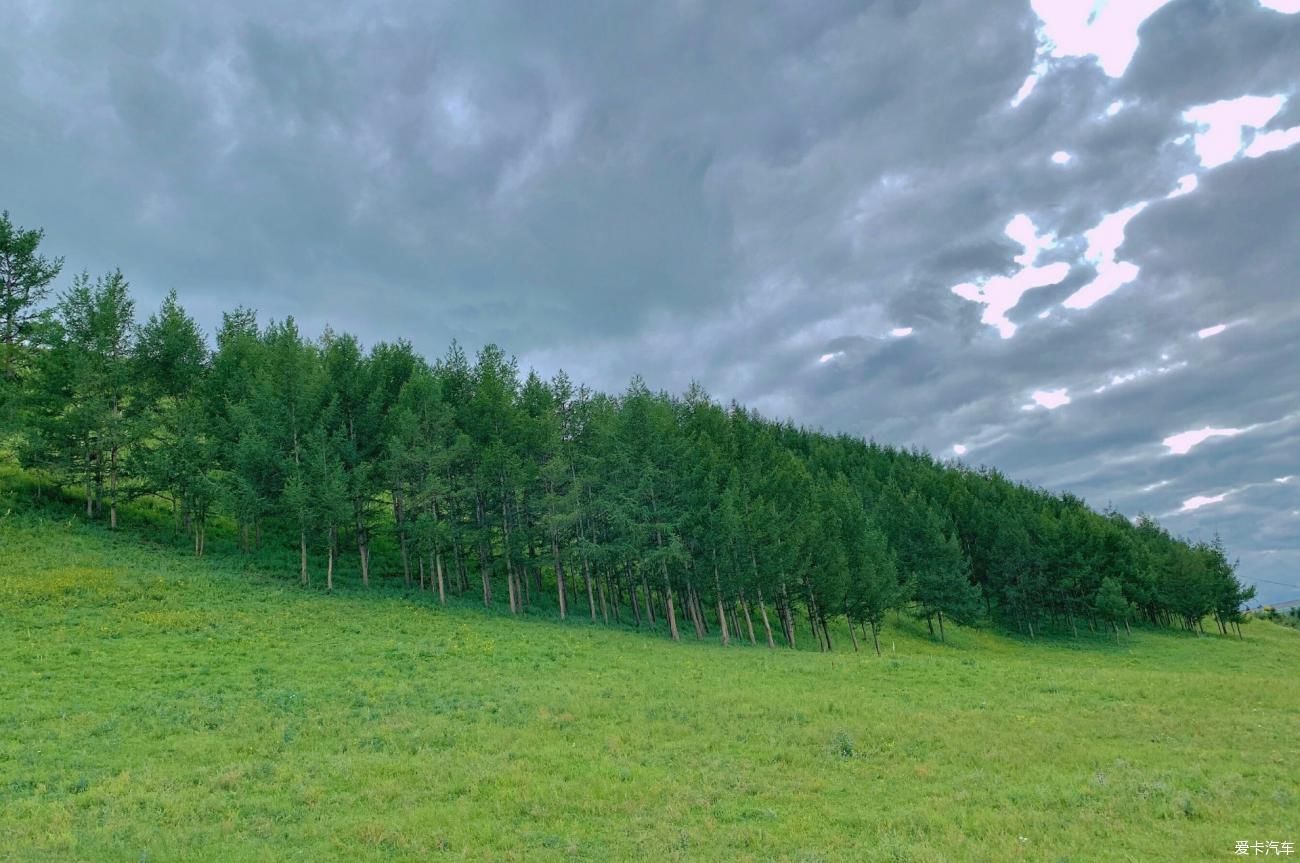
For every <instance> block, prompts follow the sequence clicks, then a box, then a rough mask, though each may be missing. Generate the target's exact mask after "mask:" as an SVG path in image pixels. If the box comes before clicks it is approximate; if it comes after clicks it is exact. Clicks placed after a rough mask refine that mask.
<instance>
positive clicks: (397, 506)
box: [393, 490, 424, 589]
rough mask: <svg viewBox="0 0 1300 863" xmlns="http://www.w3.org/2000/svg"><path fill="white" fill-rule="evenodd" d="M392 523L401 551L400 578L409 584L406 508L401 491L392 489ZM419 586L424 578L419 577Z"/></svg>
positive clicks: (409, 557)
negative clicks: (403, 504)
mask: <svg viewBox="0 0 1300 863" xmlns="http://www.w3.org/2000/svg"><path fill="white" fill-rule="evenodd" d="M393 525H394V527H396V528H397V545H398V547H399V549H400V550H401V553H402V580H403V581H404V582H405V583H406V586H407V587H410V586H411V554H410V551H409V549H408V548H407V546H406V508H405V507H403V506H402V493H401V492H400V491H396V490H394V491H393ZM420 587H421V589H423V587H424V578H423V577H421V578H420Z"/></svg>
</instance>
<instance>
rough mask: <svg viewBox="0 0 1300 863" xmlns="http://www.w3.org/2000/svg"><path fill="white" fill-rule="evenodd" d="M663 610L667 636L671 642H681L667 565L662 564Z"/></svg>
mask: <svg viewBox="0 0 1300 863" xmlns="http://www.w3.org/2000/svg"><path fill="white" fill-rule="evenodd" d="M663 571H664V610H665V613H666V614H667V615H668V634H669V635H671V636H672V639H673V641H681V640H682V635H681V633H680V632H678V631H677V612H676V610H675V609H674V608H673V587H672V585H671V584H670V583H669V582H668V564H664V566H663Z"/></svg>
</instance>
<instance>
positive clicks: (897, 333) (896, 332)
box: [889, 327, 913, 339]
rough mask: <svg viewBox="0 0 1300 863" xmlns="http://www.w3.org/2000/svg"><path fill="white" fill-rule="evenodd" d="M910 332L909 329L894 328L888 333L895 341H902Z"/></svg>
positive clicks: (910, 329)
mask: <svg viewBox="0 0 1300 863" xmlns="http://www.w3.org/2000/svg"><path fill="white" fill-rule="evenodd" d="M912 332H913V331H912V328H911V327H894V328H893V329H892V330H890V331H889V334H890V335H891V336H893V337H894V338H896V339H902V338H906V337H908V336H910V335H911V334H912Z"/></svg>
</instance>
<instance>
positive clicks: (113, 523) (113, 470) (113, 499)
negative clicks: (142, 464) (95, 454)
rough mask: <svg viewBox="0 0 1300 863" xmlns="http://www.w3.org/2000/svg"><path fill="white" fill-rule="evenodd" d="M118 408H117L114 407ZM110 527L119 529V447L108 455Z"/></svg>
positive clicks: (114, 448) (110, 528)
mask: <svg viewBox="0 0 1300 863" xmlns="http://www.w3.org/2000/svg"><path fill="white" fill-rule="evenodd" d="M114 410H116V408H114ZM108 528H109V530H117V447H116V446H115V447H113V448H112V449H111V450H109V456H108Z"/></svg>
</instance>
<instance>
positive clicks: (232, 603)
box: [0, 514, 1300, 861]
mask: <svg viewBox="0 0 1300 863" xmlns="http://www.w3.org/2000/svg"><path fill="white" fill-rule="evenodd" d="M0 620H2V621H3V625H0V858H2V859H5V860H17V861H23V860H96V861H98V860H130V861H137V860H148V861H161V860H222V861H240V860H268V861H270V860H277V861H278V860H312V861H320V860H332V859H336V860H443V859H446V860H521V861H522V860H528V861H535V860H593V861H603V860H623V859H656V860H798V861H815V860H896V861H908V860H918V861H919V860H927V861H928V860H935V861H937V860H945V861H950V860H1071V861H1075V860H1143V861H1147V860H1213V859H1225V858H1228V857H1230V856H1232V851H1233V847H1234V843H1235V842H1236V841H1238V840H1250V841H1255V840H1263V841H1267V840H1291V841H1300V832H1297V828H1300V821H1298V820H1297V818H1296V813H1297V812H1300V780H1298V778H1297V777H1298V775H1300V774H1297V765H1296V761H1295V752H1296V740H1297V732H1300V694H1297V688H1296V686H1295V685H1294V679H1295V671H1296V668H1297V667H1300V663H1298V660H1300V633H1297V632H1295V631H1292V630H1287V629H1283V628H1282V627H1277V626H1274V625H1271V624H1266V623H1252V624H1250V625H1248V626H1247V627H1245V632H1246V640H1245V641H1244V642H1238V641H1235V640H1229V639H1226V638H1221V637H1217V636H1215V637H1207V638H1195V637H1192V636H1184V635H1175V634H1168V633H1146V632H1136V633H1135V634H1134V636H1133V637H1132V638H1127V639H1126V640H1125V643H1124V644H1123V645H1121V646H1116V645H1114V644H1113V643H1108V642H1106V641H1105V640H1102V639H1097V640H1095V641H1091V642H1085V643H1074V642H1064V641H1057V642H1051V643H1048V642H1043V641H1040V642H1037V643H1034V644H1025V643H1021V642H1017V641H1014V640H1012V639H1009V638H1005V637H1002V636H998V635H995V634H991V633H986V632H976V631H970V630H957V629H956V628H954V630H953V631H952V633H951V639H950V643H949V644H948V645H947V646H941V645H936V644H933V643H931V642H929V641H928V640H927V639H926V638H925V637H924V636H923V633H921V632H920V631H918V630H917V629H916V627H914V626H913V625H911V624H909V623H907V622H893V621H891V624H890V626H889V627H888V628H887V630H886V634H885V636H884V642H885V644H886V646H887V647H886V650H887V653H886V656H885V657H884V658H879V659H878V658H877V657H876V656H874V655H868V654H859V655H854V654H853V653H851V652H840V653H837V654H835V655H832V656H827V655H818V654H816V653H811V652H803V651H801V652H791V651H777V652H769V651H768V650H766V649H765V648H752V647H740V648H736V647H733V648H730V649H723V648H721V647H718V646H714V645H699V644H690V643H687V644H671V643H668V642H666V641H664V640H661V639H658V638H651V637H647V636H641V635H636V634H634V633H629V632H623V631H618V630H610V629H603V628H596V627H591V626H585V625H582V624H573V625H562V624H557V623H541V622H536V621H526V620H525V621H517V620H511V619H508V618H506V617H502V616H496V615H490V614H486V613H484V612H481V611H479V612H476V611H473V610H470V609H454V608H453V609H449V610H443V609H437V608H433V607H431V606H430V605H429V604H428V602H427V601H426V600H421V599H419V598H415V597H410V598H400V597H394V596H393V595H391V594H387V595H380V596H373V597H368V596H362V595H358V594H355V593H352V594H344V595H335V596H330V595H326V594H323V593H319V592H308V591H302V590H300V589H298V588H296V587H292V586H289V585H287V584H284V583H280V582H277V581H275V580H273V579H270V578H268V577H266V576H264V575H260V574H258V573H256V572H244V571H241V570H240V569H239V568H238V567H237V566H236V565H235V564H234V563H233V562H231V561H227V562H224V563H223V562H221V561H204V562H197V561H194V560H193V559H191V558H189V557H187V556H183V555H180V554H178V553H176V552H174V551H171V550H167V549H163V548H157V547H147V546H145V545H143V544H142V543H141V542H140V541H139V540H138V539H133V538H131V537H129V536H109V535H107V534H106V533H104V532H103V531H101V530H98V529H95V528H87V527H82V526H76V525H72V524H67V523H60V522H58V521H54V520H50V519H48V518H42V517H41V516H38V515H12V514H10V515H7V516H4V517H3V518H0ZM891 645H892V648H893V649H892V651H891V650H890V646H891ZM840 647H841V649H843V648H845V647H847V640H846V639H845V641H844V642H843V643H841V645H840Z"/></svg>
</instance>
